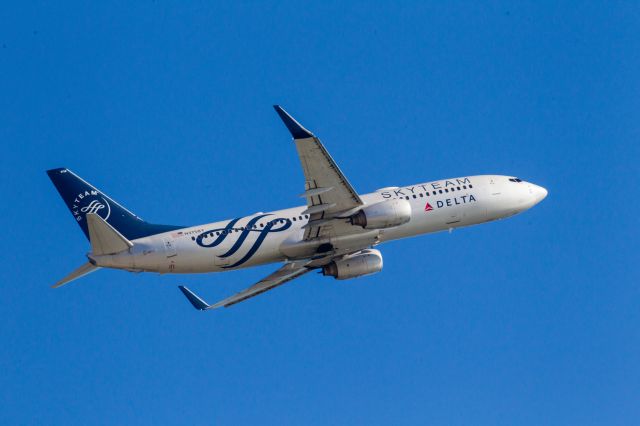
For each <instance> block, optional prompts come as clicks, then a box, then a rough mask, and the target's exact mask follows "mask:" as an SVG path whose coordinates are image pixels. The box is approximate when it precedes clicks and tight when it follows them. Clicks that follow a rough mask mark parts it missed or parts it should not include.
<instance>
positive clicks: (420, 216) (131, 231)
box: [47, 105, 547, 310]
mask: <svg viewBox="0 0 640 426" xmlns="http://www.w3.org/2000/svg"><path fill="white" fill-rule="evenodd" d="M274 108H275V110H276V112H277V113H278V115H279V116H280V118H281V119H282V121H283V122H284V124H285V126H286V127H287V129H288V130H289V132H291V135H292V137H293V141H294V143H295V146H296V149H297V151H298V156H299V157H300V162H301V163H302V171H303V172H304V192H302V194H301V195H300V196H301V197H302V198H304V199H305V200H306V205H305V206H300V207H293V208H289V209H284V210H277V211H272V212H267V213H263V212H260V213H255V214H252V215H249V216H244V217H236V218H233V219H228V220H223V221H220V222H213V223H207V224H204V225H197V226H190V227H183V226H173V225H157V224H151V223H148V222H145V221H144V220H142V219H141V218H139V217H138V216H136V215H135V214H133V213H131V212H130V211H129V210H127V209H126V208H124V207H122V206H121V205H120V204H118V203H117V202H115V201H114V200H113V199H112V198H110V197H108V196H107V195H106V194H105V193H104V192H102V191H100V190H98V189H96V188H95V187H93V186H92V185H91V184H89V183H87V182H86V181H84V180H83V179H82V178H80V177H79V176H78V175H76V174H75V173H73V172H72V171H71V170H69V169H66V168H59V169H52V170H49V171H47V174H48V175H49V178H50V179H51V181H52V182H53V184H54V185H55V187H56V188H57V190H58V192H59V193H60V195H61V196H62V199H63V200H64V202H65V203H66V205H67V207H68V208H69V210H71V213H72V214H73V217H74V219H75V221H76V222H77V223H78V225H80V228H81V229H82V231H83V232H84V233H85V235H86V236H87V238H88V239H89V243H90V244H91V251H90V252H89V253H88V254H87V258H88V262H87V263H85V264H84V265H82V266H81V267H79V268H78V269H76V270H75V271H73V272H72V273H71V274H69V275H68V276H67V277H65V278H63V279H62V280H60V281H58V282H57V283H56V284H55V285H54V286H53V287H60V286H61V285H63V284H66V283H69V282H71V281H73V280H75V279H77V278H80V277H82V276H84V275H86V274H88V273H90V272H93V271H96V270H98V269H100V268H114V269H123V270H125V271H130V272H159V273H161V274H167V273H171V274H189V273H203V272H223V271H233V270H237V269H242V268H248V267H251V266H256V265H263V264H266V263H282V265H281V266H280V268H279V269H277V270H276V271H275V272H273V273H272V274H271V275H269V276H267V277H265V278H264V279H263V280H261V281H259V282H258V283H256V284H254V285H253V286H251V287H249V288H247V289H246V290H243V291H241V292H239V293H237V294H235V295H233V296H231V297H228V298H226V299H224V300H221V301H220V302H218V303H215V304H211V305H210V304H208V303H207V302H205V301H204V300H203V299H201V298H200V297H198V296H197V295H196V294H195V293H193V292H192V291H191V290H189V289H188V288H186V287H183V286H179V288H180V290H181V291H182V293H183V294H184V295H185V296H186V298H187V299H188V300H189V302H191V304H192V305H193V306H194V307H195V308H196V309H199V310H208V309H215V308H219V307H229V306H231V305H234V304H236V303H238V302H241V301H243V300H246V299H248V298H250V297H253V296H257V295H259V294H261V293H264V292H265V291H268V290H271V289H273V288H275V287H277V286H279V285H282V284H284V283H286V282H288V281H291V280H293V279H295V278H298V277H300V276H302V275H304V274H306V273H307V272H310V271H313V270H317V271H319V272H321V273H322V274H323V275H325V276H331V277H334V278H335V279H338V280H345V279H349V278H356V277H360V276H363V275H368V274H373V273H376V272H380V271H381V270H382V254H381V253H380V251H379V250H377V249H375V248H374V247H377V246H378V245H379V244H381V243H384V242H385V241H391V240H397V239H401V238H407V237H413V236H416V235H421V234H428V233H432V232H438V231H445V230H449V231H450V230H452V229H454V228H460V227H463V226H470V225H476V224H479V223H484V222H489V221H492V220H497V219H503V218H506V217H509V216H513V215H515V214H518V213H520V212H523V211H525V210H527V209H529V208H531V207H533V206H534V205H536V204H538V203H539V202H540V201H542V200H543V199H544V198H545V197H546V196H547V191H546V190H545V189H544V188H542V187H540V186H538V185H534V184H533V183H529V182H525V181H523V180H521V179H519V178H517V177H512V176H498V175H483V176H463V177H457V178H450V179H443V180H437V181H432V182H425V183H417V184H415V185H408V186H402V187H398V186H390V187H386V188H381V189H378V190H377V191H375V192H372V193H369V194H358V193H357V192H356V190H355V189H354V188H353V186H351V184H350V183H349V181H348V180H347V178H346V177H345V175H344V174H343V173H342V171H341V170H340V168H339V167H338V165H337V164H336V163H335V161H334V160H333V158H331V156H330V155H329V153H328V152H327V150H326V149H325V147H324V146H323V145H322V143H321V142H320V140H319V139H318V138H317V137H316V136H315V135H314V134H313V133H311V132H310V131H309V130H307V129H305V128H304V127H303V126H302V125H300V123H298V122H297V121H296V120H295V119H294V118H293V117H291V115H289V114H288V113H287V112H286V111H285V110H284V109H282V107H280V106H278V105H276V106H274Z"/></svg>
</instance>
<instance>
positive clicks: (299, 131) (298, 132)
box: [273, 105, 313, 139]
mask: <svg viewBox="0 0 640 426" xmlns="http://www.w3.org/2000/svg"><path fill="white" fill-rule="evenodd" d="M273 108H274V109H275V110H276V112H277V113H278V115H279V116H280V118H281V119H282V122H283V123H284V125H285V126H287V129H289V132H291V136H293V138H294V139H305V138H312V137H313V133H311V132H310V131H308V130H307V129H305V128H304V127H302V125H301V124H300V123H298V122H297V121H296V120H295V119H294V118H293V117H292V116H290V115H289V113H287V111H285V110H284V109H283V108H282V107H281V106H280V105H274V106H273Z"/></svg>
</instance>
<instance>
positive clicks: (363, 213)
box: [350, 200, 411, 229]
mask: <svg viewBox="0 0 640 426" xmlns="http://www.w3.org/2000/svg"><path fill="white" fill-rule="evenodd" d="M350 220H351V224H352V225H358V226H362V227H363V228H365V229H383V228H391V227H393V226H398V225H402V224H403V223H407V222H409V221H410V220H411V205H410V204H409V202H408V201H407V200H386V201H381V202H379V203H375V204H371V205H370V206H366V207H365V208H363V209H362V210H360V211H359V212H358V213H356V214H354V215H353V216H351V217H350Z"/></svg>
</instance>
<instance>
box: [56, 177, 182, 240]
mask: <svg viewBox="0 0 640 426" xmlns="http://www.w3.org/2000/svg"><path fill="white" fill-rule="evenodd" d="M47 175H49V179H51V182H53V184H54V185H55V187H56V189H57V190H58V192H59V193H60V196H61V197H62V199H63V201H64V202H65V204H66V205H67V207H68V208H69V210H70V211H71V214H73V217H74V219H75V220H76V222H77V223H78V225H80V228H81V229H82V232H84V235H85V236H86V237H87V239H89V228H88V226H87V214H88V213H95V214H96V215H98V216H100V217H101V218H102V219H104V221H105V222H107V223H108V224H109V225H111V227H112V228H114V229H116V230H117V231H118V232H119V233H120V234H122V235H123V236H124V237H125V238H126V239H127V240H135V239H136V238H142V237H147V236H149V235H154V234H160V233H162V232H168V231H173V230H175V229H180V228H183V227H182V226H173V225H154V224H151V223H148V222H145V221H144V220H142V219H140V218H139V217H138V216H136V215H135V214H133V213H131V212H130V211H129V210H127V209H125V208H124V207H122V206H121V205H120V204H118V203H117V202H115V201H114V200H112V199H111V198H109V197H108V196H107V195H106V194H105V193H103V192H102V191H99V190H98V189H96V188H95V187H94V186H92V185H91V184H90V183H88V182H86V181H84V180H83V179H82V178H80V177H79V176H78V175H76V174H75V173H73V172H72V171H71V170H69V169H66V168H60V169H52V170H47Z"/></svg>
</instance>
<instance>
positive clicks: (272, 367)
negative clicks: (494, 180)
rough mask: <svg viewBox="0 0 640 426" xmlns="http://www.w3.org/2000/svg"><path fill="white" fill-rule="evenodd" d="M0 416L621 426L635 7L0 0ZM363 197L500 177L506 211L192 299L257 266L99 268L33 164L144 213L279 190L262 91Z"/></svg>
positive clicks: (639, 49)
mask: <svg viewBox="0 0 640 426" xmlns="http://www.w3.org/2000/svg"><path fill="white" fill-rule="evenodd" d="M0 11H1V15H0V16H2V25H1V26H0V70H2V73H1V78H0V90H1V93H2V96H0V140H2V144H3V147H4V149H3V153H2V154H3V155H2V156H1V158H0V162H1V163H0V164H1V165H2V170H3V171H4V179H2V180H0V191H1V194H2V198H3V199H4V203H3V206H2V209H1V212H2V219H3V222H4V224H5V229H4V247H5V250H4V258H3V261H2V265H3V268H2V269H3V297H2V298H1V300H0V312H2V317H3V321H2V322H0V343H1V344H2V350H1V351H0V369H1V371H2V374H0V418H1V419H3V420H2V423H3V424H92V423H98V424H158V423H161V424H310V425H325V424H367V425H372V424H434V425H438V424H441V425H462V424H491V425H498V424H506V425H511V424H521V425H529V424H530V425H539V424H548V425H566V424H581V425H596V424H607V425H612V424H638V421H640V405H638V394H640V368H639V367H638V362H637V361H638V359H639V358H640V346H639V344H640V341H639V334H638V330H639V329H640V314H639V312H640V310H639V309H638V300H639V299H640V292H639V291H638V282H639V278H640V274H639V268H638V246H637V237H638V219H637V211H638V207H639V203H638V196H639V194H638V189H637V182H636V181H637V178H638V160H639V158H640V156H639V154H640V152H639V149H638V140H639V136H640V124H639V123H640V120H639V119H638V111H640V102H639V99H640V96H639V95H640V84H639V83H638V75H640V33H639V31H638V28H639V26H638V23H639V22H640V8H639V7H637V6H636V5H632V3H631V2H629V3H622V2H620V3H618V2H602V3H595V2H594V3H592V2H585V3H582V4H580V5H579V6H576V5H575V4H574V3H572V2H560V3H558V2H547V3H544V2H530V3H525V2H517V3H516V4H510V3H500V2H489V3H487V4H484V5H478V4H477V3H476V2H450V3H447V4H436V3H431V4H425V3H423V2H420V3H415V4H413V3H411V2H404V3H403V5H401V6H398V5H397V4H396V2H389V3H386V4H384V3H377V2H376V3H373V4H372V3H370V2H360V3H355V2H354V3H348V4H345V3H344V2H321V3H320V2H319V3H317V4H302V3H288V2H278V3H277V4H275V2H274V4H266V3H259V2H249V3H243V2H234V4H232V5H230V4H227V5H222V4H220V5H217V4H215V3H212V2H202V3H199V2H189V3H188V4H184V2H165V1H153V2H148V1H147V2H140V3H136V4H130V2H116V3H112V2H91V4H89V5H87V4H85V3H84V2H81V3H68V4H65V3H57V4H50V3H47V2H35V3H28V4H26V3H25V4H20V5H16V4H13V5H11V4H8V3H7V4H4V5H3V6H1V7H0ZM274 103H280V104H282V105H284V106H285V108H287V110H288V111H289V112H291V113H292V114H293V115H294V116H295V117H296V118H297V119H298V120H299V121H300V122H301V123H303V124H304V125H305V126H306V127H307V128H309V129H310V130H312V131H313V132H314V133H316V134H317V135H318V136H319V137H320V138H321V139H322V140H323V142H324V143H325V145H326V146H327V148H328V149H329V151H330V152H331V153H332V155H333V157H334V158H335V159H336V161H337V162H338V164H339V165H340V166H341V168H342V169H343V171H344V172H345V174H346V175H347V176H348V178H349V179H350V181H351V182H352V184H353V185H354V186H355V188H356V189H357V190H359V191H360V192H369V191H372V190H375V189H376V188H379V187H382V186H389V185H404V184H410V183H415V182H423V181H428V180H436V179H440V178H445V177H452V176H461V175H473V174H482V173H497V174H511V175H517V176H520V177H522V178H523V179H526V180H530V181H533V182H535V183H538V184H540V185H542V186H545V187H546V188H548V189H549V197H548V198H547V199H546V200H545V201H544V202H543V203H541V204H540V205H538V206H537V207H535V208H534V209H532V210H531V211H528V212H526V213H524V214H522V215H519V216H516V217H514V218H511V219H509V220H506V221H500V222H496V223H491V224H486V225H482V226H478V227H473V228H468V229H463V230H459V231H455V232H453V233H452V234H447V233H443V234H435V235H430V236H424V237H420V238H414V239H410V240H404V241H399V242H393V243H388V244H386V245H383V246H381V250H382V251H383V254H384V259H385V268H384V270H383V272H382V273H380V274H377V275H374V276H371V277H367V278H362V279H358V280H354V281H350V282H337V281H334V280H332V279H327V278H324V277H322V276H320V275H317V274H310V275H308V276H306V277H304V278H302V279H300V280H297V281H295V282H293V283H290V284H287V285H286V286H283V287H281V288H279V289H277V290H274V291H273V292H270V293H267V294H264V295H262V296H260V297H258V298H255V299H253V300H250V301H247V302H245V303H242V304H239V305H236V306H234V307H233V308H231V309H226V310H223V311H215V312H207V313H201V312H197V311H195V310H193V309H192V308H191V307H190V306H189V305H188V304H187V303H186V301H185V300H184V299H183V297H182V295H181V294H180V293H179V291H178V289H177V286H178V285H179V284H185V285H187V286H189V287H190V288H192V289H194V290H195V291H197V292H198V293H200V294H201V295H202V296H203V297H204V298H206V299H208V300H209V301H215V300H217V299H220V298H222V297H225V296H227V295H229V294H232V293H234V292H236V291H239V290H240V289H242V288H244V287H246V286H248V285H250V284H252V283H253V282H255V281H257V280H259V279H260V278H261V277H262V276H264V275H266V274H268V273H269V272H270V271H271V270H273V268H274V266H273V265H272V266H266V267H260V268H256V269H250V270H246V271H239V272H233V273H227V274H217V275H215V274H214V275H198V276H159V275H153V274H140V275H135V274H128V273H125V272H120V271H100V272H97V273H95V274H93V275H91V276H88V277H86V278H84V279H83V280H82V281H78V282H75V283H73V284H71V285H69V286H67V287H64V288H62V289H58V290H53V289H50V288H49V285H50V284H52V283H53V282H55V281H56V280H57V279H59V278H60V277H62V276H64V275H66V274H67V273H68V272H69V271H71V270H73V269H74V268H75V267H77V266H78V265H80V264H81V263H82V262H83V261H84V253H85V252H86V251H87V249H88V244H87V241H86V240H85V238H84V236H83V234H82V233H81V232H80V230H79V228H78V227H77V226H76V225H75V224H74V223H73V220H72V218H71V217H70V214H69V213H68V211H67V210H66V208H65V206H64V204H63V203H62V201H61V200H60V199H59V197H58V194H57V193H56V191H55V190H54V188H53V186H52V185H51V183H50V182H49V180H48V178H47V176H46V174H45V173H44V172H45V170H46V169H49V168H53V167H61V166H65V167H69V168H71V169H72V170H74V171H75V172H77V173H78V174H80V175H81V176H83V177H84V178H85V179H87V180H89V181H90V182H92V183H93V184H94V185H96V186H97V187H99V188H100V189H102V190H104V191H105V192H107V193H108V194H109V195H111V196H112V197H113V198H115V199H116V200H118V201H120V202H121V203H122V204H124V205H125V206H127V207H128V208H129V209H131V210H133V211H134V212H136V213H137V214H139V215H140V216H142V217H144V218H145V219H147V220H150V221H153V222H158V223H172V224H173V223H175V224H185V225H190V224H197V223H203V222H209V221H213V220H221V219H225V218H230V217H234V216H237V215H243V214H251V213H253V212H255V211H259V210H262V211H268V210H272V209H277V208H282V207H288V206H293V205H296V203H299V202H300V199H299V198H297V197H296V195H297V194H299V193H300V192H301V191H302V185H303V184H302V172H301V169H300V166H299V164H298V158H297V156H296V153H295V149H294V146H293V144H292V143H291V141H290V137H289V135H288V133H287V131H286V129H285V128H284V126H283V125H282V123H281V122H280V120H279V119H278V117H277V116H276V114H275V113H274V111H273V110H272V108H271V105H272V104H274Z"/></svg>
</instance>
